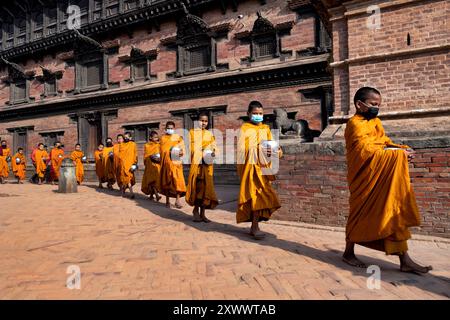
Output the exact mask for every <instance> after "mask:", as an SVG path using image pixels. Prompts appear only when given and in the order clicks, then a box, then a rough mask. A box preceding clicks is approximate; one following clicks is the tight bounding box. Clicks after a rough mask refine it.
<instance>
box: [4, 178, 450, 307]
mask: <svg viewBox="0 0 450 320" xmlns="http://www.w3.org/2000/svg"><path fill="white" fill-rule="evenodd" d="M235 188H236V187H218V194H219V196H220V197H221V200H222V204H221V205H219V207H218V209H217V210H214V211H213V212H210V213H209V217H210V218H211V219H212V220H214V222H212V223H210V224H204V223H200V224H198V223H194V222H192V221H191V216H190V211H191V208H189V207H185V208H183V209H182V210H176V209H167V208H165V207H164V205H163V203H159V204H156V203H152V202H150V201H149V200H147V199H145V198H144V197H143V196H142V195H139V196H138V197H137V198H136V199H135V200H131V199H128V198H121V197H120V196H119V195H118V191H114V192H110V191H98V190H96V189H95V188H94V186H93V185H91V186H82V187H80V188H79V192H78V193H77V194H59V193H57V192H56V190H57V186H50V185H43V186H37V185H31V184H24V185H16V184H7V185H1V186H0V201H1V203H2V205H1V211H0V243H1V245H0V255H1V257H2V259H1V260H0V298H1V299H448V298H449V297H450V250H449V249H450V240H449V239H443V238H433V237H426V236H415V237H414V238H415V239H416V240H413V241H411V242H410V250H411V251H410V252H411V254H412V256H413V257H414V258H416V259H417V260H418V261H420V262H423V263H425V262H427V263H430V264H432V265H433V267H434V270H433V271H432V272H431V273H430V274H428V275H424V276H419V275H414V274H404V273H400V272H399V271H398V270H397V268H398V265H397V261H396V258H395V257H390V256H385V255H384V254H383V253H381V252H375V251H371V250H368V249H365V248H361V247H358V248H357V253H359V255H360V257H361V258H362V259H363V260H364V261H366V262H367V263H368V264H375V265H379V266H380V267H381V280H382V281H381V288H380V289H373V290H370V289H368V288H367V279H368V276H370V275H369V274H368V273H366V270H363V269H353V268H351V267H349V266H347V265H346V264H344V263H343V262H341V259H340V255H341V253H342V248H343V247H344V234H343V232H342V229H340V228H327V227H321V226H313V225H307V224H298V223H290V222H289V223H288V222H283V221H272V222H269V223H264V224H263V225H262V229H263V230H264V231H266V232H268V233H269V234H268V237H267V238H266V239H265V240H263V241H255V240H253V239H251V238H250V237H249V236H247V235H246V234H245V231H246V230H247V228H248V226H247V225H236V223H235V220H234V219H235V216H234V208H235V206H236V202H235V199H236V189H235ZM39 204H41V205H40V206H39ZM71 265H76V266H78V267H79V268H80V270H81V289H80V290H77V289H73V290H69V289H68V288H67V287H66V279H67V277H68V276H69V275H68V274H67V273H66V271H67V268H68V267H69V266H71Z"/></svg>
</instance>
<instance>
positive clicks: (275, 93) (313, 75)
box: [0, 0, 450, 236]
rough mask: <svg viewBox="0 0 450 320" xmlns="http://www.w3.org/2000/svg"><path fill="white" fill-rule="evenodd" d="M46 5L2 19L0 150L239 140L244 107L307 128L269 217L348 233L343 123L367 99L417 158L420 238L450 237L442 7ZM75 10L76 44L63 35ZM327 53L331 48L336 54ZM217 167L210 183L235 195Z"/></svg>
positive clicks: (86, 0) (199, 0)
mask: <svg viewBox="0 0 450 320" xmlns="http://www.w3.org/2000/svg"><path fill="white" fill-rule="evenodd" d="M184 4H185V7H186V9H185V8H183V5H182V2H181V1H175V0H172V1H171V0H78V1H72V2H70V1H67V0H66V1H64V0H62V1H59V0H53V1H52V0H40V1H37V0H36V1H32V0H28V1H11V3H10V4H4V5H2V7H1V10H0V22H1V30H2V32H1V33H0V42H1V46H0V48H1V51H0V56H1V57H2V63H1V65H2V70H1V74H0V77H1V78H0V80H1V87H0V137H2V138H5V139H6V140H8V142H9V144H10V145H11V146H13V147H14V148H16V147H18V146H25V147H26V149H27V152H28V153H30V152H31V149H32V147H33V146H34V145H36V143H38V142H40V141H45V142H46V143H47V144H48V145H51V144H52V142H53V141H55V140H56V139H59V140H62V141H63V143H64V144H65V145H66V150H67V151H69V150H71V149H72V148H73V145H74V144H75V143H76V142H78V141H80V143H81V144H82V146H83V149H84V150H85V151H87V153H88V155H89V156H92V153H93V150H94V148H95V146H96V144H97V143H98V142H99V141H102V140H104V139H105V138H106V137H107V136H113V137H114V136H115V135H116V134H118V133H120V132H123V131H124V130H131V131H133V132H134V138H135V140H136V141H137V142H138V144H139V145H140V147H142V145H143V143H144V142H145V140H146V138H147V135H148V132H149V130H152V129H156V130H160V131H162V129H163V125H164V123H165V122H166V121H167V120H169V119H170V120H175V122H176V123H177V126H178V127H184V128H190V127H192V123H193V121H194V120H195V118H196V116H197V115H198V113H199V112H200V111H203V110H204V111H208V112H209V114H210V120H211V123H212V125H213V128H215V129H220V130H224V129H227V128H238V127H239V126H240V124H241V123H242V119H243V117H245V114H246V107H247V105H248V103H249V102H250V101H251V100H259V101H260V102H261V103H263V105H264V106H265V107H266V112H267V117H266V120H267V121H268V122H271V120H272V116H271V114H272V110H273V109H274V108H277V107H282V108H285V109H287V111H288V112H289V116H290V117H293V118H295V119H304V120H306V121H308V124H309V126H310V128H311V129H313V130H318V131H321V132H322V133H321V135H320V137H319V138H318V139H315V141H314V142H313V143H305V144H300V143H299V142H298V141H286V142H285V146H284V148H285V151H286V157H285V158H284V159H283V160H282V162H281V168H280V175H279V180H278V182H277V188H278V192H279V194H280V198H281V200H282V203H283V207H282V209H281V210H280V211H279V212H277V214H276V216H275V217H278V218H280V219H289V220H296V221H304V222H312V223H321V224H329V225H344V224H345V219H346V216H347V211H348V190H347V185H346V164H345V152H344V150H345V144H344V141H343V132H344V129H345V122H346V120H347V119H348V118H349V117H350V116H351V115H352V114H353V113H354V107H353V103H352V97H353V94H354V92H355V91H356V90H357V89H358V88H359V87H360V86H363V85H371V86H375V87H377V88H378V89H380V90H381V91H382V93H383V98H384V100H383V101H384V102H383V110H382V114H381V116H380V117H381V118H382V120H383V122H384V123H385V127H386V129H387V131H388V133H389V134H390V135H391V136H392V137H393V138H394V139H395V140H398V141H404V142H405V143H407V144H409V145H411V146H412V147H414V148H416V150H417V151H418V157H417V158H416V160H415V162H414V163H413V164H412V166H411V175H412V178H413V185H414V188H415V190H416V194H417V198H418V202H419V205H420V208H421V212H422V214H423V219H424V221H423V227H422V228H421V230H420V232H424V233H429V234H437V235H445V236H450V216H449V206H450V197H449V191H450V176H449V175H450V172H449V164H450V163H449V161H450V160H449V158H450V157H449V154H450V138H449V136H450V135H449V133H450V121H449V118H450V117H449V115H450V106H449V104H448V102H449V101H450V72H449V71H450V63H449V61H450V59H449V48H450V28H449V17H450V3H449V2H448V1H445V0H429V1H424V0H394V1H384V0H378V1H338V0H336V1H334V0H322V1H307V0H289V1H281V0H273V1H267V0H243V1H237V0H190V1H184ZM69 5H77V6H78V7H77V8H79V9H80V10H79V16H80V28H79V29H78V30H79V32H75V31H74V30H69V29H68V22H69V24H70V23H73V16H72V13H73V12H75V11H74V10H75V9H74V7H69V8H68V6H69ZM330 40H331V41H330ZM234 172H235V169H234V167H233V166H229V165H224V166H218V167H217V169H216V173H218V174H217V175H216V176H217V177H218V178H220V179H219V180H218V182H220V183H236V177H235V174H234Z"/></svg>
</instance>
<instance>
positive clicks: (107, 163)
mask: <svg viewBox="0 0 450 320" xmlns="http://www.w3.org/2000/svg"><path fill="white" fill-rule="evenodd" d="M103 168H104V176H105V182H106V186H107V188H108V189H110V190H112V188H113V187H112V186H113V184H114V183H116V174H115V170H114V145H113V140H112V138H107V139H106V146H105V147H104V148H103Z"/></svg>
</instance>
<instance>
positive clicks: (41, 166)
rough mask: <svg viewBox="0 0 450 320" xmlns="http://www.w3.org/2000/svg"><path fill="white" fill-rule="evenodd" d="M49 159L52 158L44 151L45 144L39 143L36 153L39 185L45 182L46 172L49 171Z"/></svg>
mask: <svg viewBox="0 0 450 320" xmlns="http://www.w3.org/2000/svg"><path fill="white" fill-rule="evenodd" d="M49 158H50V157H49V155H48V153H47V151H45V149H44V144H43V143H39V144H38V148H37V149H36V152H35V154H34V159H35V167H36V174H37V177H38V184H42V182H43V181H44V176H45V171H46V170H47V161H48V159H49Z"/></svg>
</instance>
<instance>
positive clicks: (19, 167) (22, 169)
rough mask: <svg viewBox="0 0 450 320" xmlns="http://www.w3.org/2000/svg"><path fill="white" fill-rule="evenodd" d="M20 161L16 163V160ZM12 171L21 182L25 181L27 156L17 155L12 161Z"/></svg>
mask: <svg viewBox="0 0 450 320" xmlns="http://www.w3.org/2000/svg"><path fill="white" fill-rule="evenodd" d="M17 158H19V159H20V163H16V159H17ZM11 166H12V171H13V172H14V176H15V177H16V178H18V179H19V180H25V174H26V159H25V155H23V154H20V153H16V154H15V155H14V157H13V158H12V159H11Z"/></svg>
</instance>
